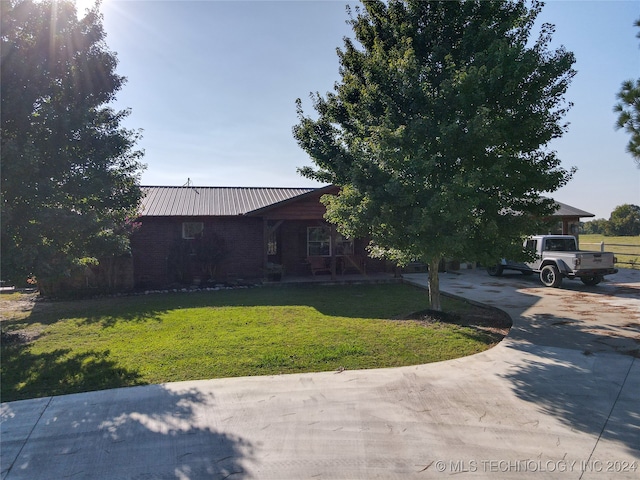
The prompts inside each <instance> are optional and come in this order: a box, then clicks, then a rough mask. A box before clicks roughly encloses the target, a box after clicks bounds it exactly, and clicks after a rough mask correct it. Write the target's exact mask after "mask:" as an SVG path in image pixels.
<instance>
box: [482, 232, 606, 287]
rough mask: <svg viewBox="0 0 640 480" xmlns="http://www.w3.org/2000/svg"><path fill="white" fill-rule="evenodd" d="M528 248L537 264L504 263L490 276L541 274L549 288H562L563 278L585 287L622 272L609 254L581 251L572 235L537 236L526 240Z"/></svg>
mask: <svg viewBox="0 0 640 480" xmlns="http://www.w3.org/2000/svg"><path fill="white" fill-rule="evenodd" d="M523 246H524V248H525V249H526V250H529V251H530V252H533V253H534V254H535V256H536V259H535V261H533V262H529V263H516V262H511V261H509V260H502V261H501V262H500V263H499V264H497V265H494V266H491V267H488V268H487V273H489V275H492V276H500V275H502V272H503V271H504V270H519V271H521V272H522V273H524V274H528V275H531V274H534V273H538V274H540V281H541V282H542V283H543V284H544V285H545V286H547V287H559V286H560V285H561V284H562V279H563V278H565V277H566V278H571V279H574V278H579V279H580V280H582V283H584V284H585V285H597V284H599V283H600V282H601V281H602V279H603V277H604V276H605V275H610V274H612V273H616V272H617V271H618V269H617V268H614V264H615V263H616V258H615V257H614V256H613V253H609V252H586V251H580V250H578V242H577V241H576V238H575V237H573V236H571V235H536V236H533V237H529V238H528V239H527V240H525V243H524V245H523Z"/></svg>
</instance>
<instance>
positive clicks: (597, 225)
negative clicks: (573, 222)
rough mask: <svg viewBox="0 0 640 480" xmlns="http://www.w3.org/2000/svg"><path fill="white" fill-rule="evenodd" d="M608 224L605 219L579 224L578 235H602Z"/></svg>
mask: <svg viewBox="0 0 640 480" xmlns="http://www.w3.org/2000/svg"><path fill="white" fill-rule="evenodd" d="M608 224H609V221H608V220H607V219H605V218H597V219H595V220H591V221H589V222H580V227H581V231H580V233H584V234H586V235H592V234H602V235H604V234H605V233H606V231H607V228H608Z"/></svg>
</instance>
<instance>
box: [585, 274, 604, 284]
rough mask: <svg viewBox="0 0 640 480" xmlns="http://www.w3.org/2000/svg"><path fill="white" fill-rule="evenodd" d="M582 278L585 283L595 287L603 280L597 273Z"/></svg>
mask: <svg viewBox="0 0 640 480" xmlns="http://www.w3.org/2000/svg"><path fill="white" fill-rule="evenodd" d="M580 280H582V283H584V284H585V285H588V286H590V287H593V286H595V285H597V284H599V283H600V282H601V281H602V277H601V276H600V275H596V276H595V277H580Z"/></svg>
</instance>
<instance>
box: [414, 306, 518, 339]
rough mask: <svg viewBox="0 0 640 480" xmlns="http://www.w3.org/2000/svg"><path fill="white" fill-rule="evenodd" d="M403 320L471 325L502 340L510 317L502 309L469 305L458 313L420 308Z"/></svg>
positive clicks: (507, 331) (509, 324) (510, 322)
mask: <svg viewBox="0 0 640 480" xmlns="http://www.w3.org/2000/svg"><path fill="white" fill-rule="evenodd" d="M404 320H419V321H422V322H426V323H436V322H441V323H449V324H454V325H460V326H463V327H472V328H476V329H478V330H482V331H485V332H488V333H490V334H492V335H494V336H496V338H497V340H498V341H499V340H502V338H504V337H505V336H506V335H507V333H509V330H510V329H511V325H512V321H511V317H509V315H507V314H506V313H505V312H503V311H502V310H499V309H497V308H493V307H485V306H479V305H471V304H470V305H469V308H468V310H466V311H464V312H459V313H450V312H438V311H435V310H421V311H419V312H415V313H412V314H410V315H407V316H406V317H405V318H404Z"/></svg>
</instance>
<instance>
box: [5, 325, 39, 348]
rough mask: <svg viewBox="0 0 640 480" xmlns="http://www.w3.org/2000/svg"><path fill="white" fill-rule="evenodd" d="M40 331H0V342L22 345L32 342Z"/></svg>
mask: <svg viewBox="0 0 640 480" xmlns="http://www.w3.org/2000/svg"><path fill="white" fill-rule="evenodd" d="M41 333H42V332H41V331H40V330H35V329H29V330H15V331H13V332H2V333H0V342H2V344H3V345H24V344H27V343H30V342H33V341H34V340H35V339H37V338H38V337H39V336H40V334H41Z"/></svg>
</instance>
